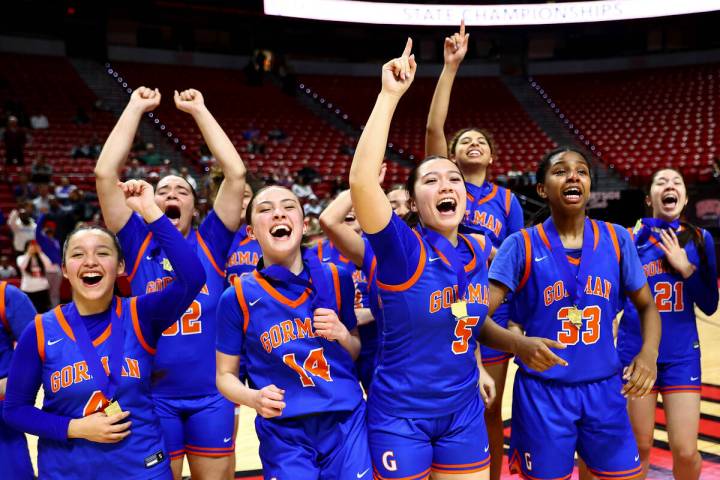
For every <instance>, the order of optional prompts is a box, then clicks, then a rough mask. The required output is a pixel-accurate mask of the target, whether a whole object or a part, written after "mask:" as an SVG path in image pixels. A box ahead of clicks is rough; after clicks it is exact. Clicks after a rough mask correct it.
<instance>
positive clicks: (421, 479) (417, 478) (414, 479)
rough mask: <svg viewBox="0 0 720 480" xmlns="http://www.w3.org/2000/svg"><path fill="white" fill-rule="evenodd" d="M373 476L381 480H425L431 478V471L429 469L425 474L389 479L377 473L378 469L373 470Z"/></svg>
mask: <svg viewBox="0 0 720 480" xmlns="http://www.w3.org/2000/svg"><path fill="white" fill-rule="evenodd" d="M373 476H374V477H375V478H377V479H379V480H425V479H426V478H429V476H430V469H429V468H428V469H427V470H425V471H424V472H420V473H416V474H415V475H409V476H407V477H395V478H388V477H383V476H382V475H380V473H379V472H378V471H377V468H373Z"/></svg>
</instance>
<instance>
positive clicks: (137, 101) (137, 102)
mask: <svg viewBox="0 0 720 480" xmlns="http://www.w3.org/2000/svg"><path fill="white" fill-rule="evenodd" d="M160 98H161V95H160V90H158V89H157V88H156V89H155V90H152V89H150V88H147V87H138V88H136V89H135V90H134V91H133V93H132V95H130V101H129V102H128V107H133V108H137V109H139V110H140V111H141V112H143V113H147V112H152V111H153V110H155V109H156V108H157V106H158V105H160Z"/></svg>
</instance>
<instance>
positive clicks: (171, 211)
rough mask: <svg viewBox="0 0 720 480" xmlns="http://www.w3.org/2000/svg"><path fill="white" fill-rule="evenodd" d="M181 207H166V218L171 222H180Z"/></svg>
mask: <svg viewBox="0 0 720 480" xmlns="http://www.w3.org/2000/svg"><path fill="white" fill-rule="evenodd" d="M180 214H181V212H180V207H178V206H177V205H168V206H167V207H165V216H166V217H168V218H169V219H170V220H178V219H179V218H180Z"/></svg>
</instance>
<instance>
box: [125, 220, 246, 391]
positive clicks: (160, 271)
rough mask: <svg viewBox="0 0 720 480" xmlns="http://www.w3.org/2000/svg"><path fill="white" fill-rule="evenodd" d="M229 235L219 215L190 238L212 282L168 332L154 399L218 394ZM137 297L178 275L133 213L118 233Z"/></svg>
mask: <svg viewBox="0 0 720 480" xmlns="http://www.w3.org/2000/svg"><path fill="white" fill-rule="evenodd" d="M233 235H234V234H233V233H232V232H231V231H229V230H228V229H227V228H226V227H225V225H223V223H222V222H221V221H220V219H219V218H218V217H217V215H216V214H215V213H214V212H211V213H210V214H209V215H208V216H207V217H206V218H205V220H204V221H203V223H202V224H201V225H200V227H199V228H198V229H193V230H191V231H190V234H189V235H188V237H187V241H188V242H189V243H190V245H191V247H192V248H193V249H194V250H195V251H196V252H197V256H198V258H199V259H200V262H201V263H202V265H203V267H204V269H205V274H206V277H207V281H206V283H205V286H204V287H203V288H202V290H200V293H199V294H198V296H197V297H196V298H195V300H194V301H193V303H192V304H190V307H188V309H187V311H186V312H185V313H184V314H183V315H182V316H181V317H180V319H179V320H178V321H177V322H175V323H174V324H173V325H171V326H170V327H169V328H168V329H167V330H165V332H163V334H162V336H161V337H160V339H159V341H158V345H157V350H158V353H157V355H156V356H155V363H154V372H155V375H154V377H155V379H156V380H155V382H154V383H153V395H157V396H161V397H175V398H181V397H192V396H203V395H212V394H216V393H217V387H216V386H215V336H216V333H215V332H216V322H215V310H216V308H217V303H218V301H219V299H220V295H222V292H223V290H224V289H225V272H224V271H223V270H222V265H224V261H225V259H226V258H227V252H228V250H229V248H230V244H231V242H232V237H233ZM118 238H119V240H120V244H121V246H122V248H123V253H124V254H125V256H126V264H127V265H128V266H129V267H130V268H131V270H130V274H129V276H128V279H129V281H130V285H131V287H132V293H133V295H142V294H145V293H151V292H156V291H159V290H162V289H163V288H165V286H166V285H167V284H168V283H169V282H171V281H172V280H173V278H174V276H175V274H174V272H173V269H172V265H171V264H170V261H169V259H168V257H167V255H166V254H165V252H164V251H163V250H162V248H161V247H160V245H159V244H158V243H156V242H155V241H154V240H153V238H152V233H151V232H150V231H149V230H148V228H147V226H146V224H145V222H144V221H143V220H142V219H141V218H140V217H139V216H137V215H135V214H133V215H132V216H131V217H130V220H128V223H127V224H126V225H125V226H124V227H123V228H122V230H121V231H120V232H119V233H118Z"/></svg>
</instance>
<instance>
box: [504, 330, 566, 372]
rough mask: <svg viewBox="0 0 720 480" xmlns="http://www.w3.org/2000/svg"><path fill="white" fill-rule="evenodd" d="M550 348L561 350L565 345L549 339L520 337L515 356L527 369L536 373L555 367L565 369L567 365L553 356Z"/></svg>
mask: <svg viewBox="0 0 720 480" xmlns="http://www.w3.org/2000/svg"><path fill="white" fill-rule="evenodd" d="M551 348H556V349H560V350H562V349H564V348H565V345H563V344H562V343H560V342H556V341H555V340H550V339H549V338H540V337H521V338H520V341H519V343H518V351H517V352H515V354H516V355H517V356H518V357H520V360H522V362H523V363H524V364H525V365H526V366H527V367H528V368H532V369H533V370H535V371H537V372H544V371H545V370H547V369H548V368H551V367H554V366H555V365H562V366H563V367H567V365H568V363H567V362H566V361H565V360H563V359H562V358H560V357H558V356H557V355H555V354H554V353H553V352H552V351H551V350H550V349H551Z"/></svg>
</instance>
